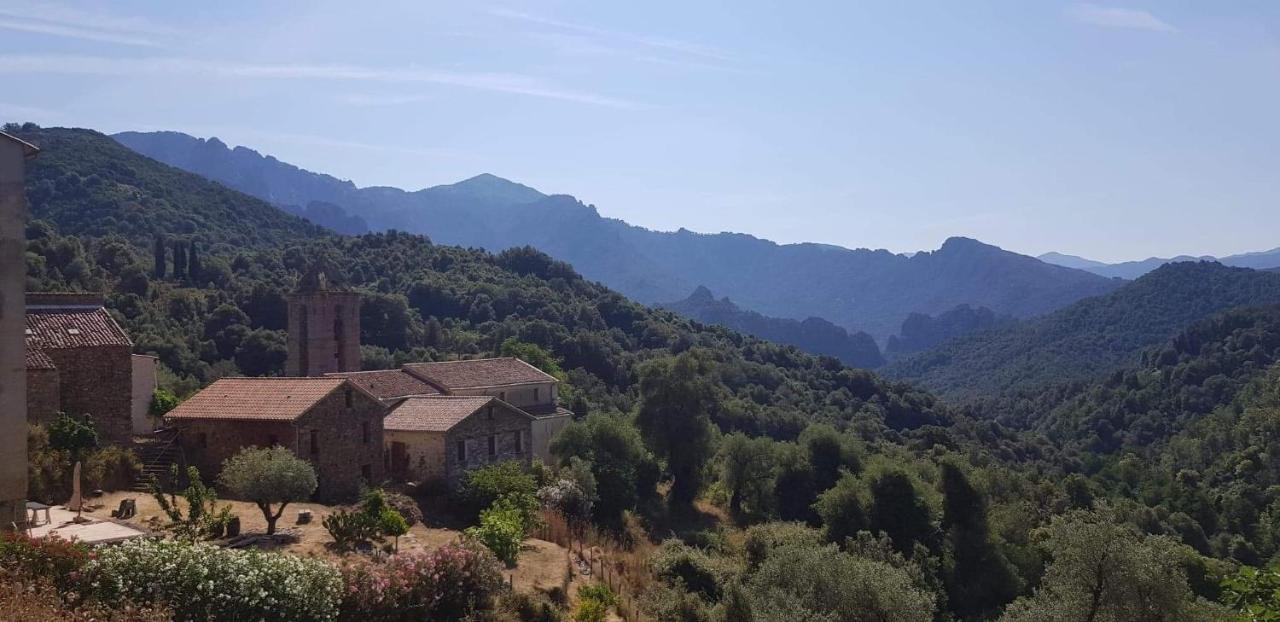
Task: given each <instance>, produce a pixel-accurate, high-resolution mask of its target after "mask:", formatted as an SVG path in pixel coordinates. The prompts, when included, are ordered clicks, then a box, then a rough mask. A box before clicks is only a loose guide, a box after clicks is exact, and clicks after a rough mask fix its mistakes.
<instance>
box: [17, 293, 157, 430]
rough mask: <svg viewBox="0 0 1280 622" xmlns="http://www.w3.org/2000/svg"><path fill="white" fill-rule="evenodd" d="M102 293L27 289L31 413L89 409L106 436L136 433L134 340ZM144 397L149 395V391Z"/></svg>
mask: <svg viewBox="0 0 1280 622" xmlns="http://www.w3.org/2000/svg"><path fill="white" fill-rule="evenodd" d="M102 303H103V299H102V296H101V295H99V294H84V293H40V294H36V293H28V294H27V295H26V330H25V337H26V350H27V354H26V357H25V363H26V368H27V370H28V372H29V375H28V377H27V392H28V396H27V398H26V400H25V403H26V404H27V408H28V409H29V411H28V413H27V418H28V419H29V420H30V421H32V422H38V423H49V422H51V421H52V420H53V419H54V418H55V417H56V416H57V413H58V412H59V411H61V412H65V413H67V414H69V415H73V416H82V415H90V416H91V417H92V418H93V422H94V426H95V427H96V428H97V430H98V435H99V436H100V437H101V438H102V439H103V440H105V441H108V442H113V443H127V442H129V441H130V440H131V438H132V436H133V432H134V430H133V408H134V395H133V361H132V353H133V342H132V341H130V340H129V336H128V335H126V334H125V332H124V330H123V329H121V328H120V325H119V324H117V323H116V321H115V320H114V319H112V318H111V314H109V313H107V310H106V309H105V308H103V306H102ZM140 399H147V400H149V399H150V395H149V394H148V395H146V396H142V397H141V398H140Z"/></svg>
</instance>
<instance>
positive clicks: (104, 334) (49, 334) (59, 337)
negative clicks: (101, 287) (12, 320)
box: [27, 307, 133, 350]
mask: <svg viewBox="0 0 1280 622" xmlns="http://www.w3.org/2000/svg"><path fill="white" fill-rule="evenodd" d="M94 346H129V347H132V346H133V342H132V341H130V340H129V336H128V335H126V334H125V333H124V330H122V329H121V328H120V325H119V324H116V321H115V320H113V319H111V314H109V313H107V310H106V309H103V308H101V307H98V308H96V309H95V308H47V309H46V308H40V309H27V347H29V348H38V349H41V350H49V349H53V348H87V347H94Z"/></svg>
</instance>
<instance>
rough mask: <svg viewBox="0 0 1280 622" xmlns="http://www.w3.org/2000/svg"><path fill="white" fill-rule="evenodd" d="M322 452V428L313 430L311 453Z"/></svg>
mask: <svg viewBox="0 0 1280 622" xmlns="http://www.w3.org/2000/svg"><path fill="white" fill-rule="evenodd" d="M319 453H320V430H312V431H311V455H313V456H315V455H318V454H319Z"/></svg>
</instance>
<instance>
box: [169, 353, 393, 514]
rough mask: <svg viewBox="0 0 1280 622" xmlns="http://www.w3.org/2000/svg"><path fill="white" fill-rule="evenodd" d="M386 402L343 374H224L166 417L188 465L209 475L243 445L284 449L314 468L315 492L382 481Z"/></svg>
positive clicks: (344, 495) (345, 490)
mask: <svg viewBox="0 0 1280 622" xmlns="http://www.w3.org/2000/svg"><path fill="white" fill-rule="evenodd" d="M386 412H387V408H386V406H385V405H384V404H383V403H382V402H381V401H380V400H379V399H378V398H377V397H374V396H373V395H372V394H370V393H369V392H367V391H365V390H364V389H361V388H360V387H359V386H357V385H356V384H354V383H352V382H349V381H347V380H346V379H345V378H335V377H322V378H223V379H221V380H218V381H216V382H214V383H213V384H211V385H209V386H208V387H206V388H205V389H204V390H202V391H200V392H199V393H196V394H195V395H193V396H191V397H190V398H189V399H187V401H185V402H183V403H182V404H179V405H178V407H177V408H174V409H173V410H171V411H169V413H168V414H167V415H165V421H166V422H167V423H168V424H169V425H172V426H173V427H175V428H177V429H178V431H179V434H178V439H179V443H180V444H181V446H182V450H183V453H184V455H185V456H186V459H187V463H188V464H191V465H193V466H195V467H197V468H199V469H200V473H201V475H203V476H204V477H205V478H208V479H210V480H212V479H213V478H215V477H216V476H217V474H218V473H219V471H220V469H221V467H222V463H223V461H225V460H226V459H227V458H230V457H231V456H233V455H235V454H236V453H237V452H239V451H240V450H241V449H243V448H245V447H273V446H276V445H279V446H282V447H286V448H288V449H289V450H290V451H292V452H293V453H294V455H296V456H298V457H299V458H302V459H304V460H307V461H308V462H310V463H311V465H312V466H313V467H315V470H316V478H317V480H318V482H319V488H318V489H316V494H315V497H316V499H317V500H320V501H324V502H334V501H343V500H349V499H351V498H352V497H354V496H355V495H356V494H357V493H359V491H360V487H361V485H377V484H380V483H382V481H383V479H384V477H385V475H384V470H383V458H382V450H383V417H384V416H386Z"/></svg>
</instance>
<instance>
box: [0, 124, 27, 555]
mask: <svg viewBox="0 0 1280 622" xmlns="http://www.w3.org/2000/svg"><path fill="white" fill-rule="evenodd" d="M25 160H26V153H25V149H24V147H23V144H22V143H20V142H18V141H16V140H13V139H10V138H7V137H3V136H0V404H3V407H0V530H3V529H8V527H9V524H10V523H13V522H14V521H16V520H21V519H22V517H23V516H25V514H26V506H25V505H24V504H25V503H26V497H27V412H26V411H27V393H26V386H27V380H26V373H27V364H26V358H25V356H26V349H25V340H26V337H25V336H24V335H23V330H24V329H25V328H26V300H25V297H24V295H23V289H24V287H25V286H26V282H27V269H26V262H25V261H24V260H23V256H24V253H25V252H26V246H27V241H26V238H25V236H24V233H23V232H24V231H26V222H27V206H26V199H25V194H24V192H25V191H24V188H23V175H24V172H25V171H24V169H25V168H26V164H25Z"/></svg>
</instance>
